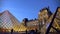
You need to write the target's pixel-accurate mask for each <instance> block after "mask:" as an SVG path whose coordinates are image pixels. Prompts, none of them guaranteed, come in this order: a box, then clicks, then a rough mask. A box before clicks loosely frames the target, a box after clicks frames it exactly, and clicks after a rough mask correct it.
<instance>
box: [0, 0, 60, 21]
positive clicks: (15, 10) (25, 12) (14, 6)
mask: <svg viewBox="0 0 60 34" xmlns="http://www.w3.org/2000/svg"><path fill="white" fill-rule="evenodd" d="M48 6H49V7H50V10H51V12H52V13H54V12H55V10H56V8H57V7H58V6H60V0H0V12H2V11H4V10H9V11H10V12H11V13H12V14H13V15H14V16H15V17H16V18H17V19H18V20H19V21H22V20H23V19H24V18H28V19H34V18H38V12H39V10H41V9H42V8H44V7H48Z"/></svg>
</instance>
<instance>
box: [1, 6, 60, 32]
mask: <svg viewBox="0 0 60 34" xmlns="http://www.w3.org/2000/svg"><path fill="white" fill-rule="evenodd" d="M56 11H57V12H58V13H57V15H56V18H55V19H54V23H53V26H54V27H55V28H57V29H59V30H60V7H59V9H58V10H56ZM53 15H54V13H51V11H50V9H49V8H43V9H42V10H40V12H39V13H38V18H37V19H36V18H35V19H31V20H28V19H27V18H24V19H23V21H22V22H20V21H18V20H17V19H16V18H15V17H14V16H13V15H12V14H11V13H10V12H9V11H8V10H6V11H4V12H2V13H0V29H1V28H2V29H5V30H9V31H10V30H11V29H13V30H14V31H26V30H27V31H29V30H36V29H37V30H39V31H40V32H43V33H45V32H46V30H47V28H48V26H49V24H50V22H51V20H52V17H53ZM50 32H55V30H54V29H52V28H51V30H50Z"/></svg>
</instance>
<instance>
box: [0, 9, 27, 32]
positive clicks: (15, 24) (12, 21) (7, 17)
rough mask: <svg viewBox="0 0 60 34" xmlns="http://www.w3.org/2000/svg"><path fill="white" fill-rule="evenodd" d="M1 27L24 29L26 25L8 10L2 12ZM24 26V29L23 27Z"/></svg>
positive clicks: (0, 14)
mask: <svg viewBox="0 0 60 34" xmlns="http://www.w3.org/2000/svg"><path fill="white" fill-rule="evenodd" d="M0 28H1V29H3V30H9V31H10V30H11V29H13V30H14V31H24V29H25V30H26V27H25V26H23V25H20V22H19V21H18V20H17V19H16V18H15V17H14V16H13V15H12V14H11V13H10V12H9V11H8V10H6V11H4V12H2V13H0ZM23 28H24V29H23Z"/></svg>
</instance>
